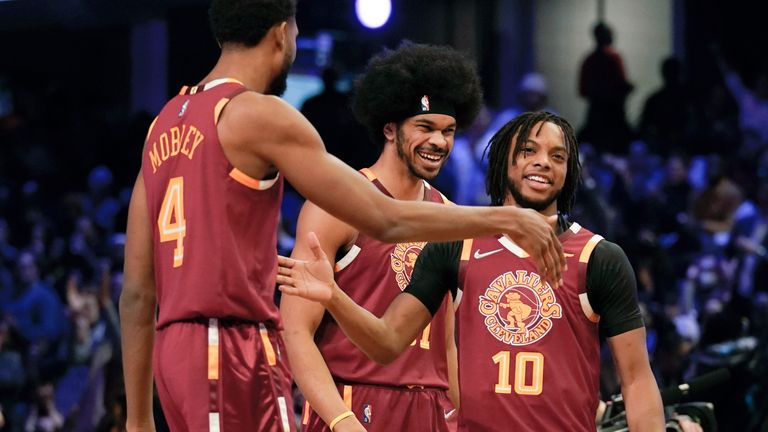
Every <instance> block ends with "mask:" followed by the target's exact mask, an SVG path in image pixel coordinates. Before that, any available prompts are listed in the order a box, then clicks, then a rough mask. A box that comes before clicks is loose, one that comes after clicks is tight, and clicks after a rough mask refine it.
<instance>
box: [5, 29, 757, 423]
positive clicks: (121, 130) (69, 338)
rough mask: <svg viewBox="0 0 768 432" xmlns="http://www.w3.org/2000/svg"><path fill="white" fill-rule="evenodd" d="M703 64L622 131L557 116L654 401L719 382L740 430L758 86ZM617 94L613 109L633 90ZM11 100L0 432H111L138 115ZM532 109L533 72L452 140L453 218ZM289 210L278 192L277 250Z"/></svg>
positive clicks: (670, 72) (751, 304)
mask: <svg viewBox="0 0 768 432" xmlns="http://www.w3.org/2000/svg"><path fill="white" fill-rule="evenodd" d="M603 36H604V35H603ZM713 55H718V53H717V51H716V50H713ZM719 63H720V65H721V71H722V80H720V81H719V82H717V83H714V84H713V85H712V86H711V88H709V89H706V91H697V92H693V91H692V90H691V89H689V88H688V87H687V85H686V82H685V79H684V74H683V67H682V64H681V63H680V62H679V61H678V60H677V59H674V58H669V59H667V60H665V61H664V62H663V64H662V65H661V68H660V69H661V73H662V76H663V82H664V84H663V86H662V87H661V88H660V89H658V91H656V92H654V93H653V94H652V95H647V98H646V101H647V102H646V103H645V106H644V109H643V111H642V116H641V118H640V119H638V120H637V121H636V122H633V123H636V127H629V122H627V127H626V128H624V127H616V126H617V125H616V123H615V122H616V117H615V115H616V112H610V117H601V114H600V113H601V112H604V111H605V110H604V109H596V110H594V111H596V112H594V111H592V110H591V111H590V113H589V114H588V118H587V119H586V121H585V122H584V124H582V119H569V120H570V121H571V123H572V124H574V126H576V127H577V128H579V126H583V127H582V128H581V132H582V133H580V139H581V147H580V148H581V158H582V165H583V174H584V177H583V183H582V186H581V188H580V192H579V195H578V198H577V201H576V206H575V209H574V212H573V214H572V215H571V219H572V220H575V221H578V222H579V223H580V224H581V225H584V226H586V227H588V228H589V229H590V230H593V231H595V232H597V233H600V234H602V235H603V236H604V237H606V238H607V239H609V240H611V241H613V242H616V243H618V244H619V245H621V246H622V247H623V248H624V250H625V251H626V253H627V255H628V256H629V258H630V260H631V262H632V264H633V266H634V269H635V272H636V275H637V281H638V290H639V297H640V300H641V306H642V310H643V312H644V314H645V321H646V324H647V328H648V350H649V353H650V354H651V359H652V366H653V370H654V372H655V374H656V376H657V379H658V382H659V386H660V387H661V388H665V387H668V386H672V385H676V384H679V383H681V382H684V381H686V380H689V379H691V378H693V377H695V376H698V375H701V374H703V373H705V372H707V371H710V370H713V369H716V368H719V367H728V368H730V370H731V372H732V377H733V378H732V379H731V381H730V382H729V384H728V388H729V391H728V392H723V391H719V392H712V393H711V394H708V395H705V396H704V397H705V398H706V399H707V400H709V401H712V402H714V403H715V406H716V411H717V413H718V421H719V422H720V425H721V429H722V430H750V428H755V427H756V426H757V425H758V424H762V422H763V421H765V418H764V417H765V416H766V412H768V394H766V392H768V371H767V370H766V369H767V368H768V366H767V365H768V358H766V357H768V355H767V354H768V322H767V321H768V252H767V248H768V71H758V72H757V73H756V74H752V76H751V79H750V80H749V81H748V82H747V81H745V80H744V79H743V78H742V75H740V74H739V73H737V72H735V71H733V70H730V69H729V68H728V65H727V64H726V63H725V62H724V61H719ZM582 72H583V71H582ZM622 73H623V72H622ZM332 77H333V74H332V73H326V74H325V78H326V81H327V82H328V83H332ZM586 81H588V80H587V79H583V80H582V84H583V83H584V82H586ZM328 83H327V85H328V86H330V85H331V84H328ZM11 84H13V83H11ZM583 85H584V86H586V84H583ZM590 85H594V84H590ZM623 88H624V90H623V92H624V93H625V94H624V96H623V97H625V96H626V94H628V93H629V92H631V91H632V86H631V85H630V84H629V83H628V81H627V82H625V83H623ZM11 89H14V87H13V86H11ZM26 90H27V89H26V88H24V87H23V86H22V87H21V88H16V89H14V104H15V107H16V108H15V109H14V110H9V111H7V112H5V113H4V114H3V115H0V146H1V147H2V148H0V151H1V152H2V159H3V160H2V162H0V168H2V169H1V170H0V430H2V431H6V430H8V431H29V432H34V431H59V430H72V431H91V430H96V431H108V430H109V431H111V430H120V429H121V428H122V424H123V423H122V422H123V412H124V400H123V388H122V378H121V374H122V369H121V364H120V343H119V341H120V330H119V324H118V322H119V319H118V314H117V310H116V305H117V299H118V297H119V295H120V290H121V280H122V252H123V246H124V238H125V235H124V231H125V221H126V213H127V204H128V203H127V199H128V197H129V194H130V187H131V186H132V176H134V175H135V174H136V173H137V172H138V165H139V151H140V148H141V140H142V138H141V137H142V136H143V133H144V131H145V130H146V127H147V126H148V125H149V122H150V121H151V118H150V117H148V116H137V117H133V116H129V115H128V114H127V113H122V114H121V112H120V111H118V112H115V111H108V110H107V111H105V110H100V109H98V107H92V108H91V111H93V112H91V111H89V112H88V114H87V116H86V117H87V121H84V120H80V121H76V120H75V119H72V118H71V116H72V114H71V113H67V112H65V108H66V107H64V108H62V107H59V108H58V111H52V110H56V108H55V107H48V108H43V107H41V106H40V104H42V102H41V101H43V100H46V99H47V98H48V97H49V96H50V95H49V94H47V93H45V92H49V91H52V90H51V89H46V88H45V87H42V88H41V89H40V90H38V93H36V94H28V93H25V91H26ZM40 92H42V93H40ZM598 92H599V91H598ZM582 94H583V95H584V96H585V97H587V98H588V97H589V96H588V94H589V91H588V90H584V91H583V92H582ZM325 101H326V102H323V99H321V100H320V101H315V102H314V104H318V103H319V104H322V103H327V104H334V103H335V104H342V105H339V109H338V110H331V109H329V107H323V106H321V107H320V108H319V109H318V107H317V106H315V107H313V108H312V109H309V108H308V109H306V110H305V112H306V113H308V117H310V120H312V121H313V122H315V123H316V124H318V125H322V127H321V128H320V129H321V134H322V133H323V130H328V131H331V132H333V131H335V132H338V131H339V130H345V129H344V128H343V127H339V128H335V127H332V126H331V125H330V124H329V123H332V122H334V121H343V122H346V123H344V124H346V125H347V126H346V127H347V128H349V127H352V126H349V125H350V124H352V123H350V120H349V118H344V116H345V115H347V114H348V112H347V111H348V110H346V111H345V109H346V106H344V105H343V104H348V98H347V97H346V96H345V95H338V94H336V95H334V97H328V98H326V99H325ZM623 102H624V100H623V99H622V101H620V103H622V104H623ZM550 104H551V105H550ZM539 109H548V110H553V109H555V110H556V109H557V101H549V100H548V98H547V83H546V80H545V79H544V77H543V76H541V75H540V74H537V73H535V72H531V73H529V74H527V75H525V76H524V77H523V79H522V80H521V82H520V86H519V98H518V104H517V105H515V106H512V107H501V108H500V109H491V108H490V107H486V108H484V109H483V111H482V112H481V114H480V115H479V116H478V119H477V121H476V122H475V124H474V125H473V126H472V127H471V128H469V129H468V130H465V131H463V132H462V133H461V134H460V135H459V136H457V138H456V142H455V146H454V150H453V154H452V155H451V157H450V158H449V161H448V163H447V165H446V167H445V168H444V170H443V172H442V173H441V175H440V177H439V178H438V179H437V180H436V182H435V183H436V184H437V186H438V188H440V189H441V190H442V192H443V193H445V194H446V195H447V196H448V197H449V198H450V199H451V200H453V201H454V202H457V203H459V204H469V205H481V204H486V203H487V202H488V198H487V197H486V195H485V185H484V170H485V167H484V164H485V159H484V158H483V154H484V149H485V145H486V144H487V143H488V140H489V139H490V137H491V136H492V135H493V133H494V132H495V131H496V130H498V129H499V128H500V127H501V125H503V124H504V123H505V122H506V121H508V120H509V119H511V118H513V117H514V116H515V115H517V114H519V113H521V112H523V111H528V110H539ZM609 111H610V110H609ZM312 112H314V113H317V114H312ZM324 113H326V114H327V113H333V115H332V116H331V115H325V116H323V114H324ZM620 114H621V115H622V116H625V114H624V111H623V109H622V110H621V112H620ZM68 116H69V117H68ZM318 116H319V117H318ZM312 117H315V118H312ZM116 119H118V120H116ZM340 119H342V120H340ZM70 120H71V121H70ZM624 121H626V119H624ZM83 128H86V130H84V129H83ZM94 130H95V131H97V132H94ZM348 136H349V135H347V136H346V137H345V135H344V134H341V135H339V134H338V133H337V136H335V137H334V136H324V138H325V140H326V141H327V145H328V147H329V149H332V151H334V152H335V153H336V154H337V155H338V156H339V157H341V158H342V159H344V160H347V161H350V162H351V163H352V164H353V165H354V166H356V168H361V167H362V166H364V165H365V164H366V163H369V162H370V161H372V160H375V157H376V156H377V155H378V150H377V149H375V148H373V146H372V145H368V144H361V142H360V141H361V140H364V139H365V138H364V137H363V138H356V139H355V141H356V142H354V143H350V142H340V140H344V139H346V138H348ZM84 141H90V142H85V143H84ZM606 143H610V144H609V145H608V144H606ZM86 144H88V145H90V146H87V145H86ZM91 146H92V147H91ZM104 146H115V147H116V148H117V147H118V146H120V148H121V149H120V150H119V152H118V153H117V156H115V153H114V152H107V151H105V150H104ZM108 153H109V154H111V155H112V156H109V157H107V156H104V157H101V156H99V155H106V154H108ZM123 155H130V156H129V157H124V156H123ZM82 173H87V175H83V174H82ZM300 204H301V199H300V198H299V197H298V196H296V195H293V194H292V193H291V192H290V191H289V192H288V196H287V197H286V200H285V204H284V212H283V217H284V224H283V232H282V233H281V237H280V249H281V250H280V251H281V252H282V253H288V252H290V248H291V247H292V245H293V239H292V238H291V236H292V234H293V226H294V223H295V220H293V218H295V215H296V213H297V209H298V207H299V206H300ZM611 368H612V364H611V361H610V359H608V358H606V359H605V361H604V373H603V374H602V383H601V389H602V392H603V394H602V398H603V399H608V398H609V397H610V396H611V395H613V394H615V393H617V392H618V391H619V389H618V386H617V383H616V377H615V374H614V373H612V369H611Z"/></svg>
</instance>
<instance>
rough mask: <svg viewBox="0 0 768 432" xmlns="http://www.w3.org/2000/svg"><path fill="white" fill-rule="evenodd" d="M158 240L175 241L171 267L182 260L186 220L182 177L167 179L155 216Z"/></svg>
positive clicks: (162, 241) (178, 265) (177, 265)
mask: <svg viewBox="0 0 768 432" xmlns="http://www.w3.org/2000/svg"><path fill="white" fill-rule="evenodd" d="M157 227H158V228H159V229H160V242H161V243H164V242H168V241H174V240H175V241H176V248H175V249H174V250H173V267H174V268H175V267H181V264H182V263H183V262H184V236H185V235H187V221H186V219H184V177H173V178H171V179H170V180H169V181H168V188H166V189H165V198H163V203H162V204H161V205H160V214H159V215H158V216H157Z"/></svg>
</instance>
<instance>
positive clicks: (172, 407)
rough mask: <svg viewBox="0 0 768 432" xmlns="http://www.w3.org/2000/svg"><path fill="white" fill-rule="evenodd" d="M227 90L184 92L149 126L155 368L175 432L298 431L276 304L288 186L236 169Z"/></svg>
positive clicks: (232, 84)
mask: <svg viewBox="0 0 768 432" xmlns="http://www.w3.org/2000/svg"><path fill="white" fill-rule="evenodd" d="M244 91H246V89H245V87H244V86H243V85H242V84H241V83H239V82H237V81H235V80H232V79H219V80H215V81H212V82H209V83H207V84H205V85H200V86H195V87H184V88H183V89H182V90H181V92H180V93H179V94H178V95H177V96H175V97H174V98H173V99H171V100H170V101H169V102H168V103H167V104H166V105H165V107H164V108H163V109H162V111H161V112H160V114H159V115H158V117H157V118H156V119H155V121H154V122H153V123H152V126H150V130H149V133H148V135H147V140H146V146H145V149H144V154H143V157H142V175H143V179H144V184H145V187H146V193H147V204H148V209H149V215H150V220H151V221H152V224H153V225H152V226H153V229H152V232H153V242H154V246H153V252H154V265H155V268H154V272H155V281H156V288H157V298H158V318H157V336H156V341H155V351H154V354H153V357H154V358H153V365H154V374H155V380H156V383H157V388H158V393H159V396H160V401H161V403H162V406H163V411H164V413H165V415H166V418H167V420H168V422H169V425H170V427H171V429H172V430H174V431H185V430H195V431H198V430H212V431H219V430H223V431H240V430H259V431H292V430H295V429H296V427H295V424H294V422H293V414H292V405H293V404H292V399H291V391H290V390H291V387H290V375H289V373H288V368H287V364H286V363H285V360H284V359H283V355H282V353H283V352H284V348H283V344H282V341H281V340H280V337H279V334H278V331H279V330H280V321H279V315H278V309H277V307H276V305H275V303H274V293H275V276H276V271H277V254H276V242H277V238H276V236H277V223H278V217H279V210H280V202H281V199H282V192H283V179H282V177H280V175H279V174H278V175H277V176H276V177H275V178H273V179H268V180H258V179H253V178H250V177H249V176H247V175H246V174H245V173H243V172H241V171H239V170H238V169H237V168H235V167H233V166H232V164H230V163H229V161H228V160H227V158H226V156H225V154H224V152H223V149H222V148H221V144H220V142H219V139H218V134H217V129H216V127H217V123H218V120H219V117H220V115H221V113H222V110H224V109H225V107H226V105H227V103H228V102H229V101H230V100H231V99H232V98H234V97H236V96H237V95H238V94H240V93H242V92H244Z"/></svg>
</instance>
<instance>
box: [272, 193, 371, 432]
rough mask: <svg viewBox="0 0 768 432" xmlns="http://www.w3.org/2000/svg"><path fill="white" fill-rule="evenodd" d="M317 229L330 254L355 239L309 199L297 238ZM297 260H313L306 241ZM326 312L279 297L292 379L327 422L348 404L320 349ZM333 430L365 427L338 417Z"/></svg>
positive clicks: (296, 252) (298, 250)
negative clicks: (319, 334) (319, 337)
mask: <svg viewBox="0 0 768 432" xmlns="http://www.w3.org/2000/svg"><path fill="white" fill-rule="evenodd" d="M310 230H314V231H316V233H317V237H318V240H319V241H320V247H321V248H322V249H323V251H324V252H325V254H326V255H327V256H336V254H337V252H338V251H339V250H340V249H343V248H344V247H346V246H347V245H349V244H350V243H353V242H354V240H355V238H356V234H357V230H355V229H354V228H352V227H350V226H349V225H347V224H345V223H343V222H341V221H339V220H338V219H336V218H334V217H333V216H331V215H329V214H328V213H326V212H324V211H323V210H322V209H320V208H319V207H317V206H316V205H314V204H312V203H311V202H309V201H307V202H306V203H305V204H304V207H302V209H301V212H300V213H299V222H298V228H297V238H302V239H304V238H307V233H308V232H309V231H310ZM291 256H292V258H294V259H298V260H312V259H313V258H314V254H313V252H312V251H311V250H310V248H309V246H308V245H307V242H305V241H300V242H296V247H294V249H293V253H292V254H291ZM324 315H325V308H324V307H323V305H322V304H320V303H317V302H314V301H310V300H307V299H305V298H301V297H298V296H292V295H284V296H282V298H281V301H280V317H281V318H282V320H283V338H284V340H285V348H286V352H287V353H288V360H289V362H290V364H291V370H292V371H293V379H294V380H295V381H296V384H297V385H298V386H299V389H300V390H301V393H302V394H303V395H304V397H305V398H306V399H307V401H308V402H309V404H310V405H311V407H312V410H314V411H315V412H316V413H317V414H318V415H319V416H320V417H321V418H322V419H323V421H325V423H326V424H327V425H330V424H331V422H332V421H333V420H334V419H336V418H338V416H339V415H341V414H343V413H345V412H347V411H348V410H349V408H348V407H347V405H346V404H345V403H344V400H343V399H342V397H341V395H340V394H339V391H338V388H337V387H336V383H335V382H334V380H333V377H332V376H331V372H330V370H329V369H328V365H327V364H326V363H325V359H323V356H322V354H321V353H320V349H319V348H318V346H317V343H316V342H315V333H316V332H317V328H318V326H319V325H320V322H321V321H322V319H323V316H324ZM333 430H334V432H347V431H356V432H361V431H365V428H364V427H363V425H362V424H361V423H360V421H358V419H357V417H355V416H350V417H347V418H344V419H343V420H341V421H339V422H338V423H337V424H336V425H335V427H334V429H333Z"/></svg>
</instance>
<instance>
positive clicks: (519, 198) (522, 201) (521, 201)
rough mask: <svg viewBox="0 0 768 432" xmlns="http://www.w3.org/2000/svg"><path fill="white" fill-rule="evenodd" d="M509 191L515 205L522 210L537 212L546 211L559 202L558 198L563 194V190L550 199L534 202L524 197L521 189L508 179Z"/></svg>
mask: <svg viewBox="0 0 768 432" xmlns="http://www.w3.org/2000/svg"><path fill="white" fill-rule="evenodd" d="M507 190H509V193H511V194H512V198H514V199H515V203H517V205H518V206H520V207H522V208H529V209H533V210H536V211H537V212H540V211H544V210H546V209H547V208H548V207H549V206H550V205H552V203H553V202H555V201H556V200H557V198H559V197H560V192H562V189H561V190H559V191H557V192H556V193H555V194H553V195H552V196H550V197H548V198H545V199H543V200H541V201H533V200H529V199H528V198H526V197H524V196H523V194H522V193H521V192H520V189H518V188H517V186H515V183H514V182H513V181H512V180H510V179H507Z"/></svg>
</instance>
